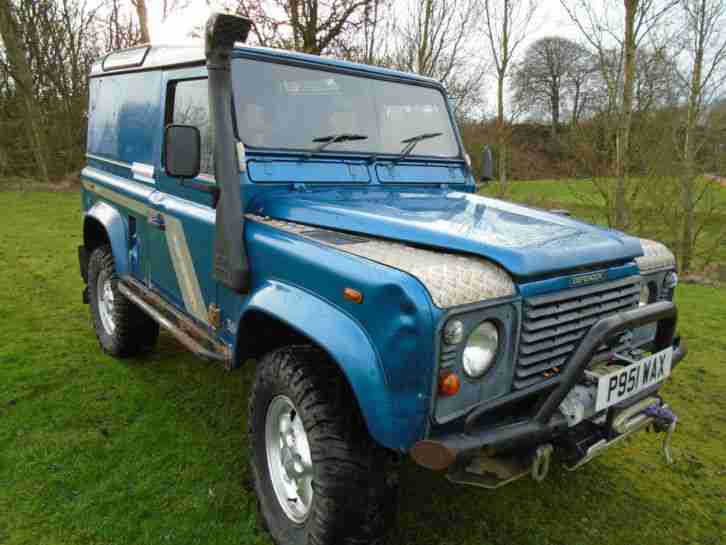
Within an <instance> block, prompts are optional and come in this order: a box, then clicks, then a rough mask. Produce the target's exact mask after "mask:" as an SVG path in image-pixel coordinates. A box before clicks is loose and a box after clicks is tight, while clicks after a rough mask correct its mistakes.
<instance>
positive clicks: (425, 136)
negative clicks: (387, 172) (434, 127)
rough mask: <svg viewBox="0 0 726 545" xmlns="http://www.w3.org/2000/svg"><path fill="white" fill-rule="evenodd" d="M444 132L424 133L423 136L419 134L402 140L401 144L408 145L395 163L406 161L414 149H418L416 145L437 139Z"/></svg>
mask: <svg viewBox="0 0 726 545" xmlns="http://www.w3.org/2000/svg"><path fill="white" fill-rule="evenodd" d="M442 134H444V133H442V132H424V133H421V134H417V135H416V136H412V137H410V138H404V139H403V140H401V144H406V147H404V148H403V151H401V155H399V156H398V157H396V158H395V159H394V160H393V162H394V163H397V162H398V161H400V160H401V159H404V158H405V157H407V156H408V155H409V154H410V153H411V152H412V151H413V148H415V147H416V145H417V144H418V143H419V142H421V141H422V140H428V139H429V138H436V137H437V136H441V135H442Z"/></svg>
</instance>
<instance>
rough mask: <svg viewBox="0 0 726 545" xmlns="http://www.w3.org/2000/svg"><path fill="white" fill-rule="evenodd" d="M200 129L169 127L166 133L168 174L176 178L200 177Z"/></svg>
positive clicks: (165, 154) (182, 126)
mask: <svg viewBox="0 0 726 545" xmlns="http://www.w3.org/2000/svg"><path fill="white" fill-rule="evenodd" d="M201 141H202V139H201V136H200V134H199V129H198V128H196V127H193V126H191V125H167V126H166V130H165V131H164V158H165V162H166V173H167V174H168V175H169V176H174V177H175V178H187V179H188V178H196V177H197V176H199V168H200V157H201V148H202V144H201Z"/></svg>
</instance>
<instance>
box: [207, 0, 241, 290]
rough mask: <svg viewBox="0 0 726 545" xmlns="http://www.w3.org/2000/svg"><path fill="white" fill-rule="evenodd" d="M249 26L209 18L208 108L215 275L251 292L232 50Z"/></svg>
mask: <svg viewBox="0 0 726 545" xmlns="http://www.w3.org/2000/svg"><path fill="white" fill-rule="evenodd" d="M251 25H252V22H251V21H250V20H249V19H246V18H244V17H238V16H236V15H231V14H226V13H213V14H212V15H211V16H210V17H209V19H207V24H206V27H205V32H204V42H205V44H204V53H205V56H206V59H207V71H208V72H209V108H210V113H211V119H212V123H213V124H214V132H215V144H214V172H215V178H216V182H217V187H218V188H219V202H218V204H217V219H216V225H215V233H214V267H213V269H214V270H213V275H214V278H215V279H216V280H217V281H218V282H219V283H220V284H223V285H224V286H226V287H228V288H229V289H231V290H232V291H234V292H236V293H247V292H249V290H250V266H249V261H248V259H247V252H246V251H245V247H244V215H243V214H242V198H241V196H240V177H239V173H240V160H239V159H240V158H238V157H237V153H238V151H237V150H238V145H237V144H238V141H237V137H236V136H235V134H234V128H233V125H232V77H231V67H230V54H231V52H232V48H233V47H234V43H235V42H244V41H245V40H246V39H247V35H248V34H249V30H250V27H251ZM239 144H240V147H241V143H239ZM242 159H243V158H242ZM242 168H243V167H242Z"/></svg>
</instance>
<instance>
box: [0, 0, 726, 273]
mask: <svg viewBox="0 0 726 545" xmlns="http://www.w3.org/2000/svg"><path fill="white" fill-rule="evenodd" d="M192 1H193V0H0V40H1V42H0V129H1V130H0V177H9V176H15V177H27V178H33V179H35V180H40V181H44V182H48V183H52V182H53V181H56V180H59V179H61V178H62V177H63V176H65V175H66V174H67V173H71V172H75V171H77V170H78V169H79V168H80V166H81V165H82V164H83V160H84V149H85V144H84V139H85V120H86V104H87V94H88V80H87V74H88V71H89V68H90V64H91V63H92V62H93V60H94V59H96V58H98V57H100V56H101V55H102V54H103V53H105V52H107V51H110V50H114V49H121V48H125V47H131V46H134V45H137V44H140V43H146V42H149V41H150V40H149V38H150V28H149V26H150V22H149V15H148V9H151V8H154V9H160V10H161V12H162V20H163V19H164V18H165V17H168V16H169V15H170V14H172V13H174V12H175V10H179V9H182V8H185V7H187V6H188V5H189V4H191V2H192ZM198 1H201V0H198ZM557 2H559V4H560V5H561V7H562V8H563V10H564V13H566V14H567V16H568V18H569V21H570V24H571V26H572V27H573V28H575V29H577V36H576V37H574V38H572V37H569V38H568V37H563V36H557V35H554V36H547V37H543V38H541V39H539V40H536V41H534V42H530V40H529V39H528V37H529V36H530V35H531V33H532V32H534V31H536V27H537V24H538V22H539V21H542V20H544V19H546V17H547V14H546V13H542V10H543V7H542V5H541V3H538V2H536V1H535V0H458V1H457V0H420V1H414V0H410V1H409V0H406V1H403V2H401V1H398V2H394V1H393V0H267V1H264V2H259V1H256V0H224V1H223V3H222V5H223V7H224V8H226V9H227V10H229V11H233V12H236V13H239V14H241V15H245V16H247V17H249V18H250V19H251V20H252V21H253V26H252V31H251V37H250V42H252V43H254V44H258V45H263V46H268V47H281V48H286V49H293V50H298V51H303V52H307V53H311V54H317V55H332V56H336V57H341V58H346V59H349V60H353V61H356V62H364V63H368V64H377V65H382V66H386V67H391V68H396V69H401V70H405V71H410V72H416V73H419V74H422V75H425V76H429V77H432V78H435V79H437V80H439V81H441V82H442V83H443V84H444V85H445V86H446V87H447V89H448V91H449V94H450V96H451V99H452V104H453V106H454V109H455V113H456V115H457V118H458V119H459V123H460V125H461V127H462V130H463V134H464V137H465V143H466V145H467V149H468V150H469V153H470V155H471V156H472V159H473V163H474V166H475V168H477V169H478V168H480V157H481V148H482V145H483V144H484V143H487V144H490V145H491V146H492V148H493V149H494V151H495V157H496V174H497V183H498V187H499V190H500V191H501V193H502V194H505V193H506V191H507V181H508V179H509V178H510V172H511V171H512V170H513V167H514V168H515V169H516V164H515V165H512V164H511V161H512V160H515V159H516V157H517V156H516V153H517V150H516V146H515V148H514V149H513V136H516V131H517V130H520V128H521V127H522V126H524V124H530V125H531V124H535V125H537V126H542V127H547V128H548V134H547V136H546V137H540V141H541V142H540V143H543V146H544V149H545V150H546V153H547V156H548V158H550V159H551V160H553V161H557V162H559V164H561V165H566V168H567V174H568V175H570V176H579V177H591V178H592V179H593V180H594V182H593V183H594V184H595V186H596V188H597V191H598V193H599V196H600V200H599V201H598V202H600V203H604V204H601V206H602V207H603V214H604V217H605V218H606V221H607V222H608V224H609V225H611V226H613V227H615V228H618V229H626V230H628V229H629V230H635V231H639V232H643V231H645V232H647V231H648V225H646V224H645V220H643V217H647V218H648V220H647V221H648V222H652V221H653V217H654V215H655V214H656V212H657V211H658V210H661V211H664V210H666V209H667V208H669V207H670V208H671V209H672V212H673V213H672V214H671V215H670V217H669V218H667V219H664V221H668V222H670V225H669V226H668V228H669V233H670V235H669V236H670V242H671V244H672V245H674V246H675V248H676V250H677V252H678V254H679V259H680V263H681V268H682V269H684V270H688V269H689V268H690V267H691V266H692V262H693V259H694V251H695V248H696V246H697V243H698V241H699V237H702V236H703V234H704V232H705V231H704V226H705V225H706V224H707V223H709V222H711V223H713V218H714V214H717V213H721V212H720V209H719V206H720V205H721V204H722V202H721V201H719V200H718V198H717V197H715V196H714V195H713V184H704V183H702V178H701V175H703V174H704V173H715V174H721V173H723V170H724V164H723V163H724V158H725V156H726V154H725V153H724V152H725V151H726V150H724V144H723V142H724V138H723V136H724V134H725V133H726V123H725V118H726V115H725V113H724V112H726V96H724V95H721V94H720V92H721V91H720V90H721V88H722V83H723V81H724V76H725V74H726V71H725V70H724V57H726V34H725V33H724V32H725V30H724V29H726V0H608V1H607V2H590V1H588V0H557ZM147 3H148V5H147ZM538 10H539V13H538ZM202 23H203V22H201V21H200V25H199V27H198V28H197V29H196V35H197V36H200V35H201V24H202ZM490 112H493V113H490ZM514 140H515V141H516V138H514ZM559 172H562V170H559V171H558V173H559ZM583 198H586V197H585V196H583ZM644 210H645V211H648V213H647V214H645V215H644V213H643V211H644ZM719 236H721V235H719ZM720 242H722V239H719V243H720Z"/></svg>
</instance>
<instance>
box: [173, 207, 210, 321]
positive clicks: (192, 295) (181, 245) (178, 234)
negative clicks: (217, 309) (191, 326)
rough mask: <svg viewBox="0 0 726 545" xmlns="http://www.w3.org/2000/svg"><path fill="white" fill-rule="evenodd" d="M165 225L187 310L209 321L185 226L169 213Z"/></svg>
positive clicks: (199, 318) (196, 316)
mask: <svg viewBox="0 0 726 545" xmlns="http://www.w3.org/2000/svg"><path fill="white" fill-rule="evenodd" d="M164 225H165V226H166V244H167V246H168V248H169V256H171V262H172V265H173V266H174V272H175V273H176V279H177V282H178V283H179V288H180V289H181V292H182V298H183V299H184V306H185V307H186V309H187V312H189V313H190V314H191V315H192V316H194V317H195V318H196V319H197V320H199V321H201V322H203V323H209V317H208V316H207V310H206V306H205V304H204V297H203V296H202V290H201V288H200V287H199V279H198V278H197V272H196V271H195V270H194V262H193V261H192V255H191V252H190V251H189V245H188V244H187V238H186V235H185V234H184V226H183V225H182V222H181V221H180V220H179V218H175V217H174V216H170V215H168V214H164Z"/></svg>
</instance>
